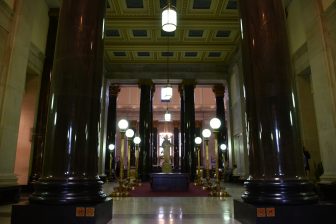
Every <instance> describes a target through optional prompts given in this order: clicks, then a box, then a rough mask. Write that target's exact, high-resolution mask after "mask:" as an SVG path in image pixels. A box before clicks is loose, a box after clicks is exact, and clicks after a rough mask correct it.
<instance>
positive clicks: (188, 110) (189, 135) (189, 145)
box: [183, 80, 197, 181]
mask: <svg viewBox="0 0 336 224" xmlns="http://www.w3.org/2000/svg"><path fill="white" fill-rule="evenodd" d="M194 88H195V82H194V81H193V80H185V81H184V83H183V99H184V119H183V122H184V172H186V173H190V179H191V181H194V179H195V175H196V158H197V154H196V152H195V147H194V139H195V102H194Z"/></svg>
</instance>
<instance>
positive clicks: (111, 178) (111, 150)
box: [108, 143, 115, 181]
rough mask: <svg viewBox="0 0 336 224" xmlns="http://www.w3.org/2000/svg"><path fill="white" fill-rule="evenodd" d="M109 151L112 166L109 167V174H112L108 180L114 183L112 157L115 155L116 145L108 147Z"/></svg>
mask: <svg viewBox="0 0 336 224" xmlns="http://www.w3.org/2000/svg"><path fill="white" fill-rule="evenodd" d="M108 149H109V151H110V166H109V171H110V172H109V173H110V177H109V178H108V180H110V181H112V180H113V179H114V169H112V158H113V157H112V155H113V153H114V149H115V146H114V144H112V143H111V144H109V146H108Z"/></svg>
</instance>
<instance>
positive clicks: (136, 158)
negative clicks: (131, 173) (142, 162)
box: [133, 136, 141, 185]
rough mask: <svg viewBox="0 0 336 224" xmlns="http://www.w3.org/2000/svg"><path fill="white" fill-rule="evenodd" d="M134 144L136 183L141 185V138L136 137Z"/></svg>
mask: <svg viewBox="0 0 336 224" xmlns="http://www.w3.org/2000/svg"><path fill="white" fill-rule="evenodd" d="M133 142H134V144H135V183H136V184H137V185H140V180H139V174H138V169H139V151H140V149H139V144H140V142H141V138H140V137H138V136H136V137H134V139H133Z"/></svg>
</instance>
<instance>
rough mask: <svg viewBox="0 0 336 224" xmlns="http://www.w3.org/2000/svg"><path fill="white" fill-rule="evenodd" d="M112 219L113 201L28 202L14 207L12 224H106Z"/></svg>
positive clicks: (109, 199)
mask: <svg viewBox="0 0 336 224" xmlns="http://www.w3.org/2000/svg"><path fill="white" fill-rule="evenodd" d="M111 219H112V199H111V198H107V199H106V200H105V201H103V202H101V203H96V204H81V203H79V204H73V205H42V204H30V203H28V202H25V203H20V204H16V205H13V207H12V220H11V223H12V224H26V223H34V224H45V223H48V224H60V223H76V224H106V223H108V222H109V221H110V220H111Z"/></svg>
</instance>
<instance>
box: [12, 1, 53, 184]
mask: <svg viewBox="0 0 336 224" xmlns="http://www.w3.org/2000/svg"><path fill="white" fill-rule="evenodd" d="M34 1H35V5H34V6H35V10H34V12H35V13H34V17H33V18H32V20H33V24H32V33H31V39H30V45H29V46H30V48H29V55H28V64H27V68H28V72H27V75H26V82H25V91H24V95H23V99H22V104H21V115H20V124H19V131H18V132H19V133H18V141H17V152H16V160H15V175H16V176H17V177H18V183H19V184H20V185H25V184H27V183H28V177H29V167H30V157H31V153H32V148H33V141H32V134H33V132H34V130H35V128H34V127H35V116H36V113H37V106H38V97H39V89H40V82H41V75H42V69H43V61H44V52H45V47H46V38H47V32H48V23H49V17H48V7H47V5H46V3H45V1H44V0H34Z"/></svg>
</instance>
